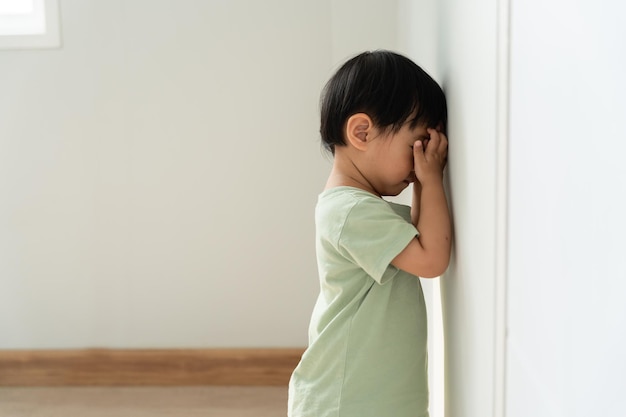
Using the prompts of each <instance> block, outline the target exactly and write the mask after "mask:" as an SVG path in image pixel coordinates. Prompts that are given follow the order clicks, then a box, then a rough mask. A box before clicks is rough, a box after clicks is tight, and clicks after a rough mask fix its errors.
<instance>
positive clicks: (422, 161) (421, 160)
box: [413, 129, 448, 184]
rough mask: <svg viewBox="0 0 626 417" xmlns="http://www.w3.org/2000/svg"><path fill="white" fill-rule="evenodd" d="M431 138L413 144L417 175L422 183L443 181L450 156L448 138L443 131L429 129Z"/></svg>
mask: <svg viewBox="0 0 626 417" xmlns="http://www.w3.org/2000/svg"><path fill="white" fill-rule="evenodd" d="M428 134H429V135H430V139H428V140H426V141H424V142H425V143H422V142H421V141H416V142H415V143H414V144H413V159H414V164H415V168H414V169H415V176H416V177H417V179H418V181H419V182H420V183H422V184H424V183H426V182H429V181H441V180H442V178H443V169H444V168H445V166H446V161H447V157H448V139H447V138H446V135H445V134H444V133H443V132H440V131H437V130H435V129H428Z"/></svg>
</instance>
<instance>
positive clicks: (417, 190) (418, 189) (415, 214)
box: [411, 180, 422, 227]
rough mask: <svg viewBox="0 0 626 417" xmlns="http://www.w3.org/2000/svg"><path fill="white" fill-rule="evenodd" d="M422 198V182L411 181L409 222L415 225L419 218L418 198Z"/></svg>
mask: <svg viewBox="0 0 626 417" xmlns="http://www.w3.org/2000/svg"><path fill="white" fill-rule="evenodd" d="M421 199H422V184H421V183H420V182H419V181H417V180H416V181H415V182H413V202H412V204H411V223H413V225H414V226H415V227H417V223H418V222H419V218H420V200H421Z"/></svg>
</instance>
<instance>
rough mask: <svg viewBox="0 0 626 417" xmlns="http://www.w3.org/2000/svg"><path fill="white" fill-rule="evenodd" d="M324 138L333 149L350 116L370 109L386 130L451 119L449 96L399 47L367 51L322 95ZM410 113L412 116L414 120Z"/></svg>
mask: <svg viewBox="0 0 626 417" xmlns="http://www.w3.org/2000/svg"><path fill="white" fill-rule="evenodd" d="M320 110H321V126H320V133H321V135H322V143H323V144H324V146H325V147H326V149H328V150H329V151H330V152H331V153H333V154H334V153H335V146H344V145H345V144H346V143H345V139H344V132H343V130H344V126H345V123H346V121H347V120H348V118H349V117H350V116H352V115H353V114H356V113H365V114H367V115H368V116H369V117H371V118H372V121H373V122H374V124H375V125H376V126H377V127H379V128H381V129H391V131H393V132H398V131H399V130H400V129H401V128H402V126H403V125H404V124H405V123H406V122H408V123H410V126H411V128H415V127H416V126H417V125H418V124H422V123H423V124H426V125H427V126H428V127H437V126H438V125H442V127H443V128H444V129H445V126H446V124H447V119H448V115H447V109H446V98H445V95H444V93H443V91H442V89H441V87H440V86H439V85H438V84H437V82H436V81H435V80H433V79H432V78H431V77H430V76H429V75H428V74H427V73H426V72H425V71H424V70H423V69H422V68H420V67H419V66H418V65H417V64H415V63H414V62H413V61H411V60H410V59H408V58H406V57H404V56H402V55H399V54H397V53H395V52H391V51H384V50H378V51H373V52H364V53H361V54H359V55H357V56H355V57H354V58H352V59H350V60H349V61H347V62H346V63H345V64H343V65H342V66H341V68H339V70H337V72H336V73H335V75H333V77H332V78H331V79H330V80H329V81H328V83H327V84H326V87H325V88H324V90H323V92H322V97H321V100H320ZM409 118H411V119H410V120H409Z"/></svg>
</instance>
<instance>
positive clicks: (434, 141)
mask: <svg viewBox="0 0 626 417" xmlns="http://www.w3.org/2000/svg"><path fill="white" fill-rule="evenodd" d="M428 135H429V136H430V140H429V141H428V147H427V148H426V152H427V153H429V154H433V153H436V152H439V145H440V142H441V138H440V137H439V132H437V131H436V130H435V129H428Z"/></svg>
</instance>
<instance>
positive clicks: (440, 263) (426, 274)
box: [420, 255, 450, 278]
mask: <svg viewBox="0 0 626 417" xmlns="http://www.w3.org/2000/svg"><path fill="white" fill-rule="evenodd" d="M449 263H450V256H449V255H448V256H443V257H441V258H438V259H433V261H432V262H431V263H430V264H429V265H428V266H426V267H425V268H424V269H423V271H422V273H421V274H420V277H422V278H437V277H440V276H442V275H443V274H444V273H445V272H446V270H447V269H448V264H449Z"/></svg>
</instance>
